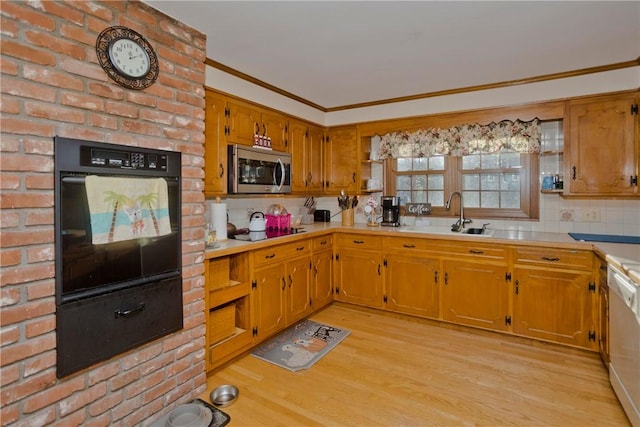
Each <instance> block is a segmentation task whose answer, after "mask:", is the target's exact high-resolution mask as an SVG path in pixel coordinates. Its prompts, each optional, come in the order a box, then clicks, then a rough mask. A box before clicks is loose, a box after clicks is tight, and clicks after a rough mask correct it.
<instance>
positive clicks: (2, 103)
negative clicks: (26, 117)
mask: <svg viewBox="0 0 640 427" xmlns="http://www.w3.org/2000/svg"><path fill="white" fill-rule="evenodd" d="M0 111H1V112H3V113H5V114H18V113H20V101H19V100H18V99H15V98H9V97H6V96H5V97H3V98H2V99H1V100H0Z"/></svg>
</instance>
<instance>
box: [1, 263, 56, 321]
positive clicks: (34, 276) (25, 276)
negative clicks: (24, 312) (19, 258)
mask: <svg viewBox="0 0 640 427" xmlns="http://www.w3.org/2000/svg"><path fill="white" fill-rule="evenodd" d="M54 274H55V268H54V266H53V264H51V265H49V264H42V265H40V264H37V265H31V266H27V267H17V268H7V269H6V270H5V271H3V272H2V277H1V278H0V286H6V285H16V284H20V283H27V282H31V281H35V280H43V279H49V278H52V277H54ZM7 317H8V313H7V312H6V311H5V310H3V311H2V318H1V319H0V322H1V323H2V324H6V323H5V321H6V318H7Z"/></svg>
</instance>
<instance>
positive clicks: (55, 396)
mask: <svg viewBox="0 0 640 427" xmlns="http://www.w3.org/2000/svg"><path fill="white" fill-rule="evenodd" d="M51 371H52V372H53V375H54V382H55V371H53V370H51ZM47 372H49V371H47ZM33 380H34V379H30V380H29V381H33ZM82 389H84V377H83V376H77V377H74V378H71V379H68V380H65V381H61V382H59V383H57V384H56V385H55V386H53V387H51V384H50V385H48V386H44V387H39V388H37V389H36V391H39V393H38V394H37V395H35V396H34V395H31V396H29V397H28V398H26V399H24V402H23V406H22V409H23V411H24V412H25V413H31V412H35V411H37V410H38V409H41V408H44V407H46V406H49V405H51V404H52V403H55V402H58V401H60V400H62V399H64V398H66V397H68V396H71V394H73V393H75V392H76V391H79V390H82Z"/></svg>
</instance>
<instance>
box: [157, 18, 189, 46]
mask: <svg viewBox="0 0 640 427" xmlns="http://www.w3.org/2000/svg"><path fill="white" fill-rule="evenodd" d="M183 25H184V24H181V23H179V22H177V21H175V20H162V21H160V25H159V26H158V28H159V29H160V30H161V31H163V32H165V33H168V34H170V35H172V36H173V37H175V38H177V39H180V40H185V41H190V40H192V39H193V34H194V31H193V30H191V29H189V30H187V29H186V28H184V27H183Z"/></svg>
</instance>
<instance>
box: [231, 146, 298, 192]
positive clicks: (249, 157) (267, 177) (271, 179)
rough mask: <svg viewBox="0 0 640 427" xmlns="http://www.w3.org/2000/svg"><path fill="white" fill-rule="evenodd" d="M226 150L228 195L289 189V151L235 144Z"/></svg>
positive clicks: (288, 190) (287, 190) (285, 190)
mask: <svg viewBox="0 0 640 427" xmlns="http://www.w3.org/2000/svg"><path fill="white" fill-rule="evenodd" d="M227 149H228V166H229V168H228V171H229V174H228V176H229V182H228V188H227V190H228V192H229V194H271V193H278V194H283V193H290V192H291V154H289V153H284V152H280V151H273V150H267V149H264V148H252V147H247V146H244V145H238V144H234V145H229V146H228V148H227Z"/></svg>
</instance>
